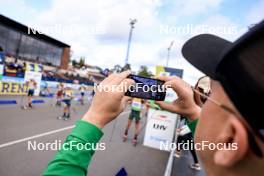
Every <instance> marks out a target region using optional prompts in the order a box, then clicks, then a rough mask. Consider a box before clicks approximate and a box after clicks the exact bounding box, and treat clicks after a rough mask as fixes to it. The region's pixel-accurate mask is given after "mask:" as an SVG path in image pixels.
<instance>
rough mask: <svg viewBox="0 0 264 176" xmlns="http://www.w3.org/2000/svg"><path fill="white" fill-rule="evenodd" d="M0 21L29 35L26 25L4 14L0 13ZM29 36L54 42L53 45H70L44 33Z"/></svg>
mask: <svg viewBox="0 0 264 176" xmlns="http://www.w3.org/2000/svg"><path fill="white" fill-rule="evenodd" d="M0 23H1V24H4V25H6V26H8V27H10V28H13V29H15V30H17V31H19V32H22V33H24V34H25V35H29V34H28V28H29V27H28V26H26V25H23V24H21V23H19V22H17V21H14V20H12V19H10V18H7V17H5V16H3V15H2V14H0ZM29 36H30V37H34V38H37V39H41V40H44V41H46V42H49V43H51V44H54V45H57V46H59V47H70V45H68V44H66V43H63V42H61V41H59V40H56V39H54V38H52V37H49V36H47V35H45V34H39V33H36V34H32V35H29Z"/></svg>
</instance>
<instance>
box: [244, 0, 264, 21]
mask: <svg viewBox="0 0 264 176" xmlns="http://www.w3.org/2000/svg"><path fill="white" fill-rule="evenodd" d="M263 12H264V0H261V1H259V2H258V3H257V4H255V5H254V7H253V8H252V9H251V10H250V11H249V13H248V15H247V16H246V20H247V22H248V24H256V23H258V22H260V21H261V20H263V19H264V13H263Z"/></svg>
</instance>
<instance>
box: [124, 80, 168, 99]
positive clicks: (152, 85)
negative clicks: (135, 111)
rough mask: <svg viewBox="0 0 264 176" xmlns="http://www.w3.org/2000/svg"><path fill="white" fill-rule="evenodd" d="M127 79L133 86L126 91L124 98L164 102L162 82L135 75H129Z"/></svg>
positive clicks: (164, 93) (164, 92)
mask: <svg viewBox="0 0 264 176" xmlns="http://www.w3.org/2000/svg"><path fill="white" fill-rule="evenodd" d="M128 78H130V79H133V80H134V81H135V84H134V85H132V86H131V87H130V88H129V89H128V91H127V92H126V93H125V95H126V96H130V97H136V98H141V99H149V100H156V101H164V99H165V96H166V90H165V87H164V81H161V80H158V79H153V78H147V77H142V76H137V75H129V76H128Z"/></svg>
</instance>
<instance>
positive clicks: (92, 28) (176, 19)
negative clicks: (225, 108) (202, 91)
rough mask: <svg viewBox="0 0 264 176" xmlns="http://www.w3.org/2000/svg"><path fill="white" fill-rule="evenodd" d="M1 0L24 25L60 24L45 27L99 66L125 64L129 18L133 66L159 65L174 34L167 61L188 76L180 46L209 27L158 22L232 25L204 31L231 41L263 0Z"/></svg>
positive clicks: (258, 15)
mask: <svg viewBox="0 0 264 176" xmlns="http://www.w3.org/2000/svg"><path fill="white" fill-rule="evenodd" d="M0 3H1V6H0V12H1V14H3V15H5V16H7V17H10V18H12V19H15V20H16V21H19V22H21V23H23V24H25V25H29V26H33V27H36V28H39V29H47V28H46V27H58V26H59V27H61V28H62V29H63V30H66V32H64V33H63V32H61V31H60V30H59V31H49V30H48V31H45V32H46V33H47V34H48V35H50V36H52V37H54V38H56V39H58V40H61V41H63V42H65V43H67V44H69V45H71V48H72V51H73V59H79V58H80V57H81V56H84V57H85V58H86V62H87V63H88V64H91V65H98V66H101V67H103V68H106V67H113V66H114V65H116V64H120V65H123V64H124V58H125V53H126V46H127V37H128V32H129V25H128V22H129V18H137V20H138V22H137V24H136V27H135V30H134V34H133V40H132V46H131V54H130V63H131V64H132V66H133V68H134V69H135V70H136V69H137V68H138V67H139V66H140V65H147V66H149V67H150V68H151V69H152V70H153V71H154V68H155V65H164V64H165V62H166V54H167V53H166V48H167V47H168V45H169V44H170V42H171V41H172V40H173V41H174V42H175V44H174V46H173V48H172V53H171V60H170V66H171V67H181V68H184V69H185V70H186V71H185V77H186V79H187V80H191V81H192V80H193V77H195V76H196V75H197V76H196V77H198V76H200V73H199V72H198V71H196V70H195V69H194V68H192V67H191V66H190V65H189V64H188V63H186V61H184V59H183V58H182V56H181V52H180V49H181V46H182V45H183V43H184V42H185V41H186V40H188V39H189V38H190V37H192V36H194V35H195V34H198V33H208V31H207V30H203V31H199V32H198V33H195V34H194V33H183V32H175V31H172V32H171V31H170V32H169V33H164V31H161V29H162V28H163V27H168V28H169V29H179V28H184V29H186V26H187V25H192V26H193V27H197V28H198V27H201V26H204V25H206V26H207V27H210V28H212V29H216V28H218V27H224V28H223V29H230V28H231V27H232V29H235V31H234V32H232V33H228V34H227V33H225V32H223V31H221V30H220V31H215V32H212V31H209V33H213V34H216V35H219V36H221V37H223V38H226V39H229V40H231V41H233V40H235V39H236V38H237V37H239V36H240V35H241V34H243V33H244V32H245V31H246V30H247V27H248V26H249V25H250V24H254V23H257V22H259V21H260V20H261V19H264V13H263V12H264V0H243V1H241V0H184V1H182V0H140V1H135V0H97V1H94V0H74V1H72V0H40V1H33V0H8V1H7V0H0ZM61 28H60V29H61ZM56 29H57V28H56ZM195 29H196V28H195ZM193 75H195V76H193Z"/></svg>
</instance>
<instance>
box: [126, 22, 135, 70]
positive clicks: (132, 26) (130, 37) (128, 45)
mask: <svg viewBox="0 0 264 176" xmlns="http://www.w3.org/2000/svg"><path fill="white" fill-rule="evenodd" d="M136 22H137V20H136V19H133V20H131V19H130V23H129V24H130V31H129V37H128V44H127V53H126V60H125V65H126V64H128V59H129V51H130V45H131V39H132V33H133V29H134V28H135V26H134V25H135V24H136Z"/></svg>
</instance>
